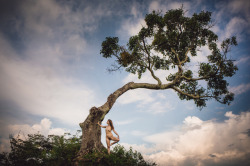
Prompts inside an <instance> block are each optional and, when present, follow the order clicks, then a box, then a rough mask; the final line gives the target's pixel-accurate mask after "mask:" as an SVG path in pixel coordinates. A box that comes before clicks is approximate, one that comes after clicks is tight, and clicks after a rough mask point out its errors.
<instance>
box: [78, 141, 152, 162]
mask: <svg viewBox="0 0 250 166" xmlns="http://www.w3.org/2000/svg"><path fill="white" fill-rule="evenodd" d="M79 165H87V166H155V165H156V164H155V163H151V162H148V161H145V160H144V158H143V156H142V155H141V153H139V152H137V151H135V152H134V151H133V149H132V147H130V150H128V151H127V150H126V149H125V148H124V147H123V146H121V145H119V144H118V145H116V146H115V147H114V148H113V150H112V151H111V154H110V155H108V152H107V150H104V151H102V152H98V151H95V152H93V153H89V154H87V155H85V156H82V161H81V162H80V163H79Z"/></svg>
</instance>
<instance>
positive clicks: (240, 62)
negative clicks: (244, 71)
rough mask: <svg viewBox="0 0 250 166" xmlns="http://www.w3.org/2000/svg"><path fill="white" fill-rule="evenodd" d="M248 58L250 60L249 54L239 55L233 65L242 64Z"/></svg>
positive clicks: (246, 61)
mask: <svg viewBox="0 0 250 166" xmlns="http://www.w3.org/2000/svg"><path fill="white" fill-rule="evenodd" d="M249 60H250V56H244V57H240V59H239V60H237V61H236V62H235V65H239V64H243V63H248V62H249Z"/></svg>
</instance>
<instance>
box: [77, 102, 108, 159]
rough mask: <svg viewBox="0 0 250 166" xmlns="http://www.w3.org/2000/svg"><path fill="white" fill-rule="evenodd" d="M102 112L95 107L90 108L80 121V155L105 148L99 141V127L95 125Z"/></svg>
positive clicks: (99, 119)
mask: <svg viewBox="0 0 250 166" xmlns="http://www.w3.org/2000/svg"><path fill="white" fill-rule="evenodd" d="M103 114H104V112H103V111H101V110H100V109H98V108H96V107H92V108H91V109H90V113H89V115H88V117H87V118H86V120H85V121H84V122H83V123H80V127H81V128H82V143H81V149H80V151H79V153H78V155H79V156H82V155H84V154H86V153H89V152H92V151H93V150H97V151H100V150H102V149H103V148H105V147H104V146H103V144H102V142H101V128H100V126H99V125H97V123H98V121H101V118H102V116H103Z"/></svg>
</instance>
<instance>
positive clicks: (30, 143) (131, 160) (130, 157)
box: [0, 133, 155, 166]
mask: <svg viewBox="0 0 250 166" xmlns="http://www.w3.org/2000/svg"><path fill="white" fill-rule="evenodd" d="M67 137H69V136H68V134H65V135H63V136H57V135H51V136H49V137H45V136H43V135H41V134H29V135H28V136H27V138H26V139H25V140H23V139H21V138H20V136H18V137H16V138H14V137H10V143H11V152H10V153H6V152H3V153H1V154H0V165H6V166H12V165H15V166H39V165H42V166H46V165H48V166H51V165H53V166H70V165H74V162H75V161H74V160H75V158H76V156H77V152H78V151H79V149H80V145H81V137H80V136H78V133H77V134H76V135H74V136H73V137H70V138H67ZM79 165H89V166H91V165H93V166H96V165H100V166H103V165H104V166H123V165H127V166H134V165H136V166H151V165H152V166H153V165H155V164H154V163H150V162H147V161H145V160H144V159H143V157H142V155H141V153H139V152H137V151H135V152H133V150H132V148H130V150H129V151H126V150H125V149H124V147H122V146H121V145H117V146H116V147H114V148H113V150H112V151H111V154H110V155H108V153H107V150H106V149H105V150H103V151H102V152H99V151H94V152H92V153H88V154H86V155H84V156H82V160H81V162H80V163H79Z"/></svg>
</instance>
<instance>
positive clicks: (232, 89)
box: [229, 83, 250, 95]
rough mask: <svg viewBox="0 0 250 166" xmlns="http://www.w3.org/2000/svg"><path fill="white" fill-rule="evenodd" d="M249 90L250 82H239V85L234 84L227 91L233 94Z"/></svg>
mask: <svg viewBox="0 0 250 166" xmlns="http://www.w3.org/2000/svg"><path fill="white" fill-rule="evenodd" d="M249 90H250V83H248V84H240V85H238V86H234V87H229V91H230V92H233V93H234V94H235V95H240V94H243V93H245V92H247V91H249Z"/></svg>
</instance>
